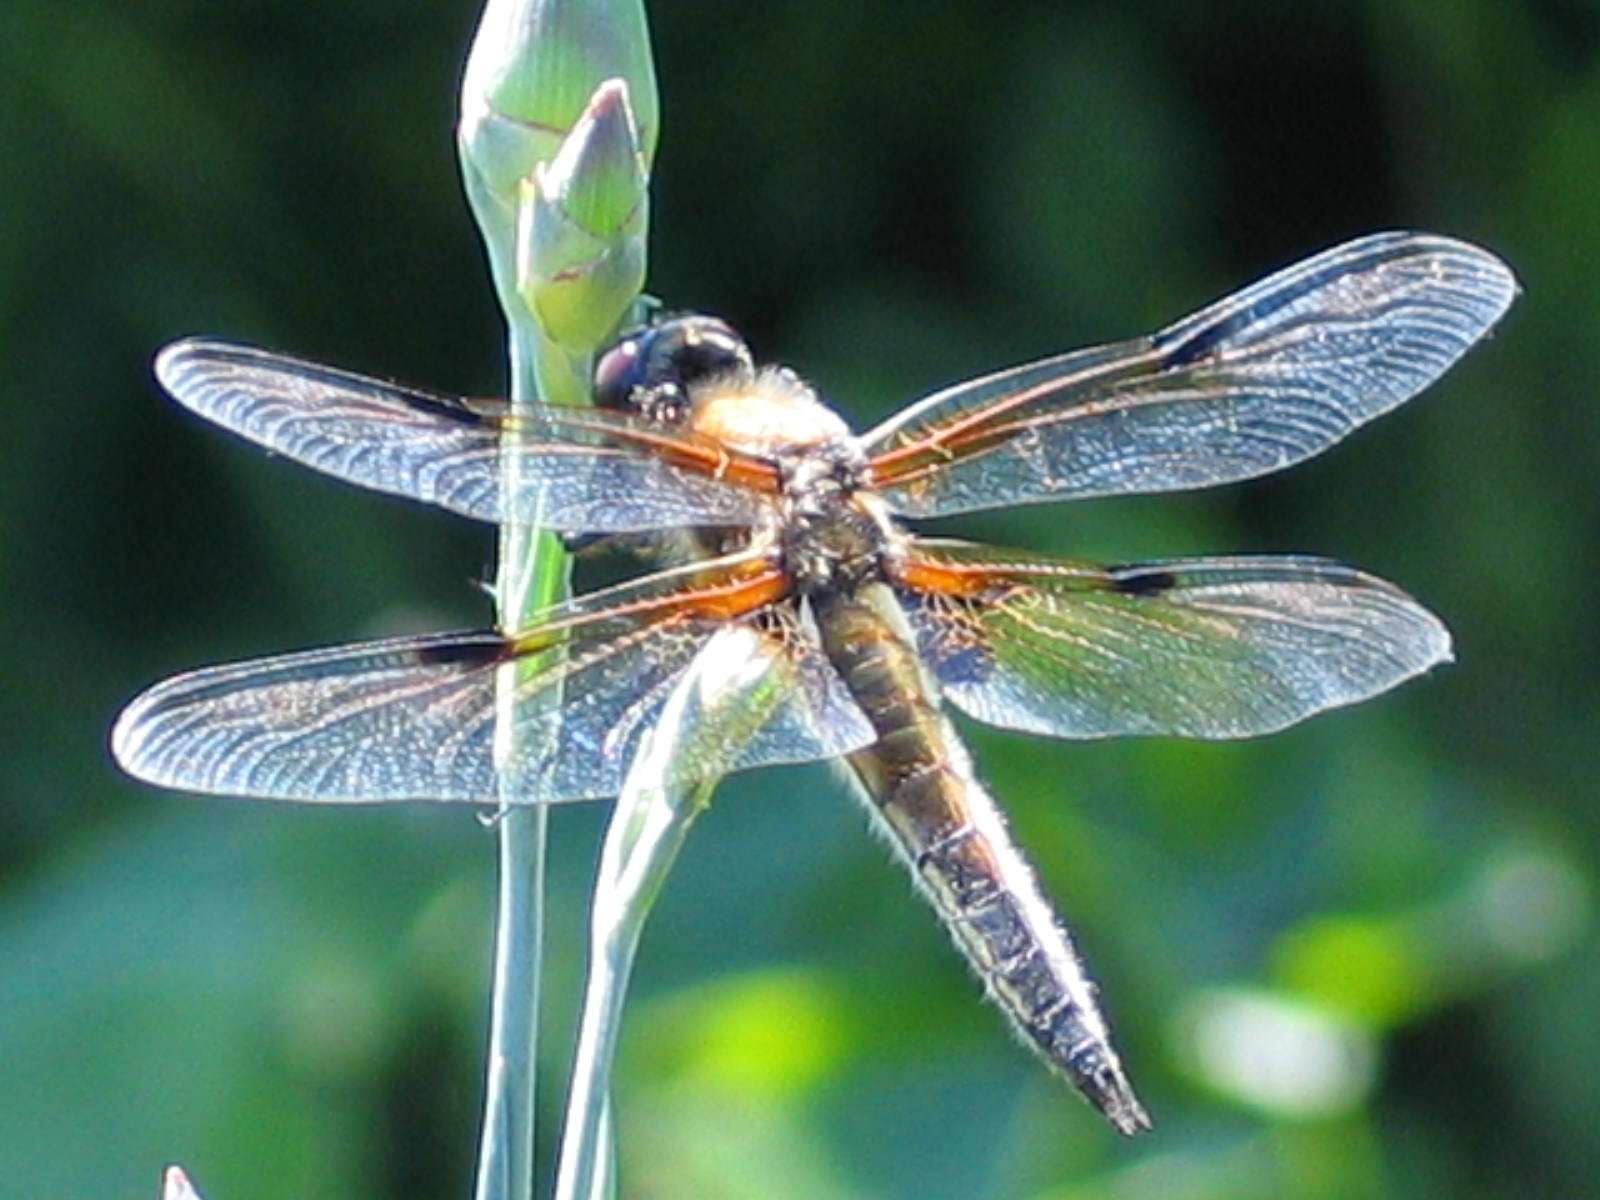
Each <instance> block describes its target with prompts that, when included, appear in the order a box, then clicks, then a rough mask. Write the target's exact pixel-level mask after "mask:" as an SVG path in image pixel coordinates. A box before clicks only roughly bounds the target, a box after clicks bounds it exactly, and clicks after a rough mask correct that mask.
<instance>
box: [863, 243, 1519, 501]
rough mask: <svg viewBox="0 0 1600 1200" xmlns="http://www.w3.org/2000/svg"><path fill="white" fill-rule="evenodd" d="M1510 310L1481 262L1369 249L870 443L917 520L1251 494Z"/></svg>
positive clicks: (956, 391) (944, 403) (1437, 252)
mask: <svg viewBox="0 0 1600 1200" xmlns="http://www.w3.org/2000/svg"><path fill="white" fill-rule="evenodd" d="M1516 294H1517V283H1516V279H1515V277H1514V276H1513V275H1512V273H1511V271H1510V269H1509V268H1508V267H1507V266H1506V265H1505V264H1504V263H1503V262H1501V261H1500V260H1499V259H1498V258H1496V257H1495V256H1494V255H1492V254H1490V253H1488V252H1487V251H1484V250H1481V249H1479V248H1477V247H1476V246H1471V245H1468V244H1467V243H1465V242H1459V241H1455V240H1453V239H1450V238H1442V237H1436V236H1433V235H1428V234H1413V233H1384V234H1375V235H1372V236H1370V237H1365V238H1361V239H1358V240H1356V241H1353V242H1349V243H1347V244H1345V245H1343V246H1337V247H1335V248H1333V249H1332V250H1328V251H1325V252H1324V253H1322V254H1319V255H1316V256H1314V257H1312V258H1309V259H1307V260H1306V261H1304V262H1302V263H1300V264H1298V265H1296V266H1293V267H1290V268H1288V269H1287V270H1284V271H1280V272H1279V273H1278V274H1276V275H1272V276H1270V277H1268V278H1267V279H1264V280H1262V281H1261V282H1259V283H1257V284H1254V285H1252V286H1251V287H1248V288H1245V289H1244V290H1243V291H1241V292H1238V293H1236V294H1235V295H1233V296H1230V297H1228V298H1226V299H1224V300H1221V301H1218V302H1217V303H1215V304H1212V305H1210V306H1209V307H1207V308H1205V309H1202V310H1201V311H1199V312H1197V313H1195V314H1193V315H1192V316H1189V317H1186V318H1185V319H1183V320H1181V321H1178V322H1176V323H1175V324H1173V325H1170V326H1168V327H1167V328H1166V329H1165V330H1163V331H1161V332H1160V333H1157V334H1155V335H1153V336H1150V337H1146V338H1138V339H1134V340H1132V341H1129V342H1124V343H1120V344H1118V345H1114V346H1105V347H1098V348H1094V349H1090V350H1080V351H1076V352H1074V353H1071V354H1066V355H1062V356H1060V357H1058V358H1054V359H1048V360H1045V361H1043V362H1038V363H1031V364H1028V365H1026V366H1022V367H1016V368H1013V369H1011V370H1009V371H1003V372H1000V373H999V374H997V375H992V376H988V377H986V378H983V379H978V380H974V381H972V382H970V383H965V384H960V385H957V386H956V387H953V388H950V389H947V390H946V391H943V392H939V393H937V394H935V395H933V396H930V397H928V398H927V399H925V400H923V401H921V402H919V403H917V404H914V405H912V406H911V407H910V408H909V409H907V410H906V411H905V412H903V413H901V414H899V415H898V416H896V417H894V418H892V419H891V420H889V421H888V422H886V423H885V424H883V425H881V426H879V427H878V428H877V429H876V430H874V431H872V432H871V433H869V434H867V435H866V437H865V438H864V439H863V441H864V444H865V446H866V448H867V451H868V453H869V455H871V456H872V473H873V478H874V480H875V481H876V482H877V484H878V485H879V486H880V487H881V488H883V490H884V494H885V497H886V498H887V500H888V502H889V503H890V505H891V506H892V507H893V508H894V509H895V510H896V511H897V512H900V513H903V514H905V515H908V516H939V515H943V514H947V513H956V512H964V511H969V510H974V509H983V508H994V507H997V506H1000V505H1008V504H1023V503H1034V502H1039V501H1047V500H1062V499H1072V498H1081V497H1088V496H1104V495H1114V494H1126V493H1136V492H1160V491H1172V490H1178V489H1185V488H1198V487H1207V486H1211V485H1213V484H1222V483H1230V482H1234V481H1237V480H1241V479H1248V478H1251V477H1253V476H1257V475H1263V474H1266V473H1268V472H1271V471H1276V470H1279V469H1281V468H1283V467H1287V466H1290V465H1292V464H1294V463H1297V462H1300V461H1302V460H1303V459H1306V458H1309V457H1310V456H1312V455H1314V454H1318V453H1320V452H1321V451H1323V450H1326V449H1327V448H1328V447H1329V446H1332V445H1333V444H1334V443H1336V442H1338V441H1339V440H1340V439H1342V438H1343V437H1345V435H1347V434H1348V433H1350V432H1351V431H1352V430H1354V429H1356V428H1357V427H1358V426H1360V425H1362V424H1365V423H1366V422H1368V421H1370V420H1372V419H1373V418H1374V417H1377V416H1379V415H1381V414H1382V413H1385V412H1388V411H1389V410H1390V409H1392V408H1394V407H1395V406H1396V405H1398V404H1401V403H1402V402H1404V401H1405V400H1407V399H1409V398H1410V397H1411V396H1414V395H1415V394H1416V393H1418V392H1419V391H1421V390H1422V389H1423V388H1425V387H1427V386H1428V385H1429V384H1430V383H1432V382H1433V381H1434V380H1435V379H1437V378H1438V377H1439V376H1440V375H1441V374H1443V373H1444V372H1445V371H1446V370H1447V369H1449V367H1450V366H1451V364H1453V363H1454V362H1455V361H1456V360H1457V359H1458V358H1460V357H1461V355H1462V354H1464V353H1465V352H1466V351H1467V349H1468V348H1469V347H1470V346H1471V345H1472V344H1473V343H1474V342H1476V341H1478V340H1479V339H1480V338H1482V337H1483V336H1484V334H1486V333H1487V332H1488V331H1489V330H1490V329H1491V328H1492V327H1493V326H1494V324H1495V323H1496V322H1497V321H1498V320H1499V319H1500V317H1501V316H1502V315H1504V313H1505V311H1506V309H1507V308H1508V307H1509V306H1510V304H1511V302H1512V300H1513V299H1514V298H1515V297H1516Z"/></svg>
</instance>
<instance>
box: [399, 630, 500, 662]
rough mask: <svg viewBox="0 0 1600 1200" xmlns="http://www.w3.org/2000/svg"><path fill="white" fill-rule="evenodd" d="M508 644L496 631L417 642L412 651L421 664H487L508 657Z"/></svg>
mask: <svg viewBox="0 0 1600 1200" xmlns="http://www.w3.org/2000/svg"><path fill="white" fill-rule="evenodd" d="M511 651H512V644H511V642H509V641H508V640H507V639H505V638H503V637H501V636H500V635H499V634H497V633H480V634H475V635H473V636H471V637H464V638H455V639H453V640H451V641H442V642H435V643H433V644H432V645H428V646H418V647H416V648H415V649H414V650H413V651H412V654H413V655H415V656H416V661H417V663H418V664H419V665H421V666H425V667H447V666H460V667H487V666H492V665H494V664H495V663H500V662H506V661H508V660H509V659H510V658H511V657H512V653H511Z"/></svg>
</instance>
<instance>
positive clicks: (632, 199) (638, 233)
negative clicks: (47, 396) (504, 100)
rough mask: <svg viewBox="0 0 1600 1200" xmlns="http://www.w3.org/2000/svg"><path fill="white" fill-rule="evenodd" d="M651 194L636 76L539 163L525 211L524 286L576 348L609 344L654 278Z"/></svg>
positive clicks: (608, 89)
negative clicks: (636, 108) (647, 279)
mask: <svg viewBox="0 0 1600 1200" xmlns="http://www.w3.org/2000/svg"><path fill="white" fill-rule="evenodd" d="M648 199H649V176H648V173H647V171H646V168H645V163H644V155H643V152H642V150H641V148H640V146H639V134H638V129H637V126H636V125H635V123H634V118H633V111H632V108H631V106H630V104H629V96H628V87H627V84H626V83H625V82H623V81H622V80H620V79H612V80H607V81H606V82H605V83H602V84H601V85H600V87H599V88H598V89H596V91H595V94H594V97H593V99H592V100H591V101H590V103H589V106H588V108H587V109H586V110H585V111H584V113H583V115H582V116H581V117H580V118H579V119H578V122H577V124H575V125H574V126H573V128H572V132H571V133H570V134H568V135H567V138H566V140H565V141H564V142H562V144H561V147H560V149H559V150H558V151H557V152H556V155H555V157H554V158H552V159H551V160H550V161H549V162H543V163H539V164H538V165H537V166H536V167H535V168H534V172H533V179H532V180H531V181H530V182H527V183H525V184H524V185H523V188H522V197H521V204H520V205H519V208H518V214H517V237H516V254H517V258H516V284H517V292H518V294H519V295H520V296H521V297H522V300H523V302H524V303H525V304H526V305H527V306H528V308H529V309H530V310H531V311H532V312H533V313H534V314H535V315H536V317H537V318H538V322H539V327H540V329H541V331H542V332H543V334H544V336H545V337H546V338H548V339H549V340H550V341H552V342H554V343H555V344H556V345H558V346H561V347H562V348H563V349H565V350H567V351H568V352H569V353H589V352H591V351H593V350H594V349H595V348H596V347H597V346H599V345H600V343H601V342H602V341H604V340H605V338H606V337H607V336H608V335H609V334H610V333H611V331H612V330H613V329H615V328H616V326H617V323H618V322H619V321H620V320H621V319H622V317H623V314H624V313H626V312H627V310H628V306H629V305H630V304H632V303H633V301H634V298H635V297H636V296H637V295H638V294H639V289H640V288H641V287H642V286H643V285H644V272H645V228H646V220H647V216H648V207H649V206H648Z"/></svg>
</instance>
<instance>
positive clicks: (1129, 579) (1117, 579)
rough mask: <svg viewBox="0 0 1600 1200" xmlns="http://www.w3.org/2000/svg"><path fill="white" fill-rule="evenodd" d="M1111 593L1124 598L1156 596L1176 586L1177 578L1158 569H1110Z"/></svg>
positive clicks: (1168, 572)
mask: <svg viewBox="0 0 1600 1200" xmlns="http://www.w3.org/2000/svg"><path fill="white" fill-rule="evenodd" d="M1108 574H1109V576H1110V579H1111V588H1112V590H1113V591H1116V592H1120V593H1121V594H1122V595H1124V596H1156V595H1160V594H1161V593H1162V592H1168V591H1171V590H1172V589H1173V588H1175V587H1177V586H1178V577H1177V576H1176V575H1174V574H1173V573H1172V572H1171V571H1166V570H1162V569H1161V568H1159V567H1112V568H1111V570H1110V571H1109V572H1108Z"/></svg>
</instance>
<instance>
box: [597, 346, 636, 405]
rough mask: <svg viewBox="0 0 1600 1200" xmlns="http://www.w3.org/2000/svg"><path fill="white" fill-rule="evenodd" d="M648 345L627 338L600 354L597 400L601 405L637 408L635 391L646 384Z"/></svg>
mask: <svg viewBox="0 0 1600 1200" xmlns="http://www.w3.org/2000/svg"><path fill="white" fill-rule="evenodd" d="M643 351H644V348H643V346H642V345H641V344H640V339H638V338H624V339H623V340H622V341H620V342H618V343H617V344H616V345H615V346H613V347H611V349H609V350H607V351H606V352H605V353H604V354H602V355H601V356H600V361H599V362H597V363H596V364H595V368H594V402H595V404H596V405H597V406H599V407H600V408H616V409H628V408H631V407H633V405H632V397H633V391H634V389H635V388H637V387H638V386H639V385H640V384H642V383H644V381H645V380H644V369H645V364H644V352H643Z"/></svg>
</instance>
